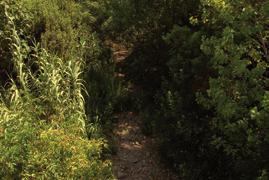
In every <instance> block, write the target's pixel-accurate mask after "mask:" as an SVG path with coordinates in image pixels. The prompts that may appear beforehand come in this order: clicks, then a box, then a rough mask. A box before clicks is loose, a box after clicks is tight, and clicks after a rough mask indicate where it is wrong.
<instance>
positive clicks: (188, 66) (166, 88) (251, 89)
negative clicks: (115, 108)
mask: <svg viewBox="0 0 269 180" xmlns="http://www.w3.org/2000/svg"><path fill="white" fill-rule="evenodd" d="M112 2H114V4H113V8H114V9H115V10H114V11H113V13H114V14H113V15H112V16H113V18H114V21H113V22H114V23H115V24H114V26H117V23H118V24H123V25H121V26H120V27H124V28H125V29H127V31H124V30H121V29H117V28H115V31H120V32H121V33H122V34H121V37H122V38H123V39H124V40H126V41H129V42H131V43H133V46H134V49H133V52H132V54H131V56H130V57H128V59H127V61H126V62H125V63H124V65H123V69H124V72H125V73H126V74H127V79H128V80H130V81H131V82H133V83H134V84H135V85H136V86H137V89H138V90H139V91H140V93H138V94H140V96H139V97H138V98H140V101H139V102H140V103H141V104H140V107H141V109H140V111H141V112H143V116H144V117H145V118H144V119H145V130H146V131H148V130H149V129H150V130H151V131H152V132H153V133H154V134H155V135H157V138H158V139H159V143H160V150H161V151H160V152H161V154H162V155H163V157H164V158H166V159H168V160H169V163H170V164H172V165H174V167H175V168H176V169H177V171H178V172H180V173H181V175H182V176H183V177H185V178H186V179H257V178H260V179H266V178H268V177H267V173H268V160H269V158H268V155H267V153H266V152H267V150H268V147H269V146H268V137H267V136H268V135H267V134H268V128H267V127H268V113H267V111H268V107H267V96H268V92H267V91H268V30H267V29H268V3H267V2H265V1H244V0H242V1H241V0H240V1H232V0H221V1H219V0H218V1H217V0H216V1H215V0H210V1H207V0H202V1H173V0H171V1H158V2H153V1H150V2H147V3H148V4H143V3H142V4H143V5H142V6H143V7H141V6H139V4H136V2H134V1H132V0H130V1H124V2H117V1H112ZM115 4H116V5H115ZM126 6H127V7H126ZM120 10H122V11H123V12H122V11H120ZM124 10H126V11H124ZM136 12H139V13H136ZM140 12H141V13H140ZM123 14H124V16H123ZM140 15H141V16H140ZM125 16H126V17H125ZM119 17H120V18H119ZM132 18H135V19H136V20H137V21H135V22H133V21H132ZM114 26H113V25H112V26H111V27H112V28H113V27H114ZM126 32H127V33H126ZM130 32H131V33H130ZM126 34H128V35H129V36H126ZM130 36H131V38H130Z"/></svg>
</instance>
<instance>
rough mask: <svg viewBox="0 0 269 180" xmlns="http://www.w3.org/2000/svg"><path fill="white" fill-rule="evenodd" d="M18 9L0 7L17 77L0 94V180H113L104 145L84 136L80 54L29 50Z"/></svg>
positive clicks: (12, 4)
mask: <svg viewBox="0 0 269 180" xmlns="http://www.w3.org/2000/svg"><path fill="white" fill-rule="evenodd" d="M16 3H19V2H16ZM16 3H15V1H14V2H10V1H5V2H1V8H3V10H4V13H3V16H1V22H3V23H4V25H5V26H4V29H3V30H2V29H1V31H0V32H1V33H0V34H1V35H2V36H1V38H2V39H3V40H7V42H8V46H9V47H8V48H7V50H8V53H9V56H8V58H9V59H8V60H9V61H10V62H12V64H13V68H12V71H13V72H14V73H15V75H14V76H13V78H11V79H10V83H9V85H8V86H7V87H6V89H5V90H4V91H3V92H1V102H0V116H1V120H0V149H1V151H0V167H1V168H0V177H1V178H4V179H33V178H34V179H112V172H111V164H110V162H109V161H106V160H103V159H102V152H103V150H104V149H105V148H107V147H106V146H107V145H106V142H105V141H104V140H103V139H101V138H95V139H93V138H92V139H90V140H88V137H87V133H86V127H85V122H86V119H87V117H86V114H85V105H84V103H85V102H84V98H83V96H82V91H83V80H82V79H81V74H82V70H83V67H84V63H85V62H84V60H83V59H82V58H81V56H80V54H79V53H78V54H77V58H75V57H73V58H71V57H69V58H66V59H61V58H59V57H58V56H57V55H56V54H52V52H51V53H50V52H48V51H47V50H45V49H43V48H40V47H38V46H29V45H28V43H29V41H28V40H29V39H27V38H25V36H24V35H23V34H24V31H23V28H21V27H20V26H19V25H18V24H17V23H16V18H17V17H19V16H20V14H19V13H18V12H17V11H15V9H14V7H20V6H19V5H18V6H17V4H16ZM14 17H15V18H14ZM23 17H25V16H23ZM26 25H27V24H25V26H26ZM30 25H31V24H30ZM30 25H29V26H30ZM79 48H83V47H82V46H81V47H79ZM4 53H5V52H4ZM28 62H31V63H28ZM33 64H34V65H35V67H36V69H34V70H33V69H32V65H33Z"/></svg>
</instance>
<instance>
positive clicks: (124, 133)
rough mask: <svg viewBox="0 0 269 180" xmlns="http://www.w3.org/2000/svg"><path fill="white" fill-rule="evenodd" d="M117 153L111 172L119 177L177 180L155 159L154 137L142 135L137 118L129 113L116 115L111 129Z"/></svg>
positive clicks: (125, 179)
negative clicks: (116, 117) (113, 127)
mask: <svg viewBox="0 0 269 180" xmlns="http://www.w3.org/2000/svg"><path fill="white" fill-rule="evenodd" d="M113 133H114V138H115V142H116V147H117V154H116V155H114V156H113V164H114V174H115V176H116V178H117V179H119V180H178V177H177V176H175V175H174V174H173V173H172V172H171V171H169V170H168V169H166V168H165V167H164V166H163V165H162V164H161V163H160V161H159V157H158V154H157V152H156V147H155V140H154V139H153V138H151V137H147V136H145V135H143V133H142V131H141V121H140V119H139V118H138V116H137V115H135V114H134V113H132V112H126V113H122V114H120V115H119V120H118V123H117V124H116V126H115V129H114V131H113Z"/></svg>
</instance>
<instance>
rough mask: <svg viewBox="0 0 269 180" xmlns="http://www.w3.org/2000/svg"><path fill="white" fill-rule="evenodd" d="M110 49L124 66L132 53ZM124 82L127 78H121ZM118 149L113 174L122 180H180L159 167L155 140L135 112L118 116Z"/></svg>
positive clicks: (114, 46) (117, 47)
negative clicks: (148, 134) (145, 133)
mask: <svg viewBox="0 0 269 180" xmlns="http://www.w3.org/2000/svg"><path fill="white" fill-rule="evenodd" d="M107 45H108V46H109V47H110V48H111V50H112V52H113V59H114V61H115V62H116V63H117V64H120V63H121V62H123V61H124V60H125V58H126V57H127V56H128V55H129V54H130V53H131V49H130V48H129V49H128V48H126V47H125V46H124V45H121V44H116V43H113V42H111V41H108V42H107ZM117 75H118V76H119V77H122V78H124V77H125V76H124V74H120V73H119V74H117ZM113 137H114V142H115V146H116V149H117V153H116V155H114V156H113V157H112V160H113V171H114V174H115V176H116V178H117V179H119V180H178V178H177V177H176V176H175V175H174V174H173V173H171V172H170V171H169V170H167V169H166V168H164V167H163V165H161V164H160V163H159V156H158V155H157V153H156V147H155V142H154V139H153V138H150V137H146V136H145V135H143V133H142V131H141V120H140V119H139V118H138V116H137V115H136V114H134V113H132V112H124V113H121V114H120V115H119V116H118V122H117V124H116V125H115V128H114V130H113Z"/></svg>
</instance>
